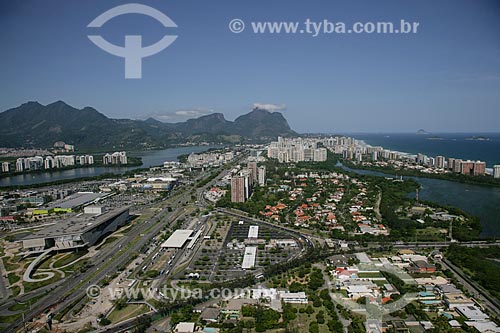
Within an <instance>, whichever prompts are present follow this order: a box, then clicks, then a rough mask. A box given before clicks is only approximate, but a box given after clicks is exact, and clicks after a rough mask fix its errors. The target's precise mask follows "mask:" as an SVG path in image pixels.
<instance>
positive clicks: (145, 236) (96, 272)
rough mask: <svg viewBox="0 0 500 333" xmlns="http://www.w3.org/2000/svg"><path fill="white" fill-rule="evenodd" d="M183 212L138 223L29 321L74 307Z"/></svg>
mask: <svg viewBox="0 0 500 333" xmlns="http://www.w3.org/2000/svg"><path fill="white" fill-rule="evenodd" d="M189 195H190V193H188V192H187V191H186V192H181V193H180V195H179V196H175V197H174V198H167V199H165V200H163V201H162V202H161V203H160V205H159V206H160V207H161V206H163V207H164V206H166V205H169V204H172V203H173V202H172V201H173V200H172V199H175V200H174V201H176V202H179V201H185V200H186V199H187V198H188V196H189ZM148 207H151V206H148ZM182 209H183V207H178V208H177V209H175V210H173V211H172V212H168V210H167V209H162V210H161V211H159V212H158V213H156V214H155V215H154V216H153V217H152V218H150V219H149V223H135V224H134V225H133V226H132V227H131V230H130V231H129V232H127V233H126V234H125V236H124V237H122V238H121V239H119V240H118V241H116V243H114V244H113V246H109V247H105V248H104V249H102V250H101V251H99V252H98V253H97V254H96V255H95V256H94V257H93V258H92V259H91V263H92V265H93V266H95V267H97V268H92V267H91V268H89V269H87V271H86V272H84V273H77V274H75V275H72V276H70V277H69V278H67V279H65V280H64V281H63V282H62V283H60V284H59V285H58V286H57V287H56V288H55V289H54V290H52V291H51V292H50V293H49V294H48V295H47V297H44V298H42V299H40V300H39V301H38V302H37V303H36V304H34V305H33V310H31V311H28V312H26V313H25V319H26V321H27V322H29V321H31V320H32V319H33V318H35V317H36V316H38V315H39V314H41V313H46V312H48V311H50V312H52V313H55V314H57V313H58V312H60V311H62V310H64V309H67V308H68V307H72V306H71V305H72V304H73V303H75V302H77V301H78V300H80V299H81V298H83V297H84V296H85V293H86V288H87V286H89V285H93V284H99V281H101V280H102V279H103V278H105V277H106V276H109V275H111V274H113V273H114V272H116V271H117V269H118V268H120V267H123V266H124V265H125V264H126V263H127V262H128V261H129V260H130V257H131V256H132V255H133V254H134V253H138V252H140V250H141V248H142V247H143V246H144V245H145V244H146V243H147V242H148V241H149V240H150V239H151V238H153V237H155V236H156V235H157V234H158V233H159V232H160V231H161V230H162V228H164V226H165V224H164V222H166V223H169V222H170V221H169V217H171V216H175V215H176V214H178V213H179V212H180V211H181V210H182ZM160 221H161V222H162V223H160ZM133 240H135V242H134V241H133ZM117 248H119V249H120V250H119V251H118V253H117V251H116V249H117ZM38 294H39V292H38ZM26 297H27V296H24V297H23V298H22V299H26ZM31 297H33V296H31ZM31 297H30V298H31ZM2 307H4V306H2ZM22 325H23V323H21V322H18V323H14V324H12V325H11V326H9V327H7V328H6V330H5V332H15V331H16V329H18V328H19V327H21V326H22Z"/></svg>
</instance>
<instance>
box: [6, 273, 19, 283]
mask: <svg viewBox="0 0 500 333" xmlns="http://www.w3.org/2000/svg"><path fill="white" fill-rule="evenodd" d="M7 278H8V279H9V284H14V283H16V282H17V281H19V280H21V278H20V277H19V276H17V275H16V274H15V273H9V275H7Z"/></svg>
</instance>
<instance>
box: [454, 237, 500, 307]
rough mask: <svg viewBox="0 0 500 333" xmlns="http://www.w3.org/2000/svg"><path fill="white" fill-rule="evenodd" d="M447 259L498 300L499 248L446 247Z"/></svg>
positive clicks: (499, 286)
mask: <svg viewBox="0 0 500 333" xmlns="http://www.w3.org/2000/svg"><path fill="white" fill-rule="evenodd" d="M447 258H448V259H449V260H450V261H451V262H452V263H453V264H454V265H456V266H457V267H459V268H460V269H461V270H462V271H463V272H464V273H466V274H467V275H470V276H471V278H472V279H473V280H474V281H477V282H478V283H479V284H480V285H482V286H483V287H484V288H485V289H487V290H488V291H489V292H490V293H491V294H492V295H493V296H494V297H496V298H497V299H498V300H500V265H499V260H500V247H498V246H491V247H487V248H469V247H462V246H459V245H456V244H453V245H451V246H450V247H448V251H447Z"/></svg>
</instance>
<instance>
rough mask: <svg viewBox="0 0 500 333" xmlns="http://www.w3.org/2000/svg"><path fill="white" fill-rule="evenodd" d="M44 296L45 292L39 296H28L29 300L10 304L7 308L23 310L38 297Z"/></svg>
mask: <svg viewBox="0 0 500 333" xmlns="http://www.w3.org/2000/svg"><path fill="white" fill-rule="evenodd" d="M42 297H45V294H41V295H39V296H35V297H33V298H30V299H29V300H27V301H25V302H23V303H16V304H14V305H12V306H11V307H10V308H9V310H10V311H25V310H28V309H29V308H30V304H32V305H33V304H35V303H36V302H37V301H38V300H39V299H40V298H42Z"/></svg>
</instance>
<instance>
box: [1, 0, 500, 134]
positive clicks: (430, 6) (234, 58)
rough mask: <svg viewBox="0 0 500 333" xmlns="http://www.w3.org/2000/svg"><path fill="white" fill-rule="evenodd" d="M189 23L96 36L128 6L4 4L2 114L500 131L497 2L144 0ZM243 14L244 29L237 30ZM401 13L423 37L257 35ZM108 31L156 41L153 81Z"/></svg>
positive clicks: (148, 69)
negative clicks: (61, 112) (218, 115)
mask: <svg viewBox="0 0 500 333" xmlns="http://www.w3.org/2000/svg"><path fill="white" fill-rule="evenodd" d="M136 2H137V3H142V4H146V5H149V6H152V7H154V8H156V9H158V10H160V11H162V12H163V13H165V14H166V15H168V17H170V18H171V19H172V20H173V21H174V22H175V23H176V24H177V26H178V27H177V28H165V27H164V26H162V25H161V24H160V23H159V22H157V21H155V20H154V19H152V18H150V17H146V16H141V15H135V14H131V15H123V16H120V17H116V18H114V19H112V20H110V21H109V22H107V23H106V24H105V25H104V26H103V27H101V28H87V24H88V23H90V21H92V20H93V19H94V18H95V17H97V16H98V15H99V14H101V13H102V12H104V11H105V10H108V9H110V8H112V7H114V6H116V5H120V4H125V3H128V2H126V1H103V0H86V1H76V0H59V1H55V0H44V1H36V0H25V1H5V0H2V1H1V2H0V42H1V45H2V48H1V52H0V73H1V75H0V87H1V89H0V109H1V110H5V109H8V108H11V107H15V106H18V105H19V104H22V103H24V102H26V101H30V100H36V101H39V102H40V103H42V104H48V103H51V102H53V101H56V100H64V101H65V102H67V103H68V104H71V105H73V106H76V107H84V106H92V107H95V108H96V109H98V110H99V111H100V112H102V113H104V114H106V115H107V116H109V117H113V118H134V119H135V118H138V119H142V118H146V117H148V116H151V115H154V116H155V117H157V118H159V119H162V120H167V121H180V120H183V119H185V118H187V117H193V116H197V115H201V114H207V113H210V112H222V113H224V114H225V116H226V118H227V119H234V118H236V117H237V116H238V115H241V114H243V113H246V112H248V111H249V110H250V109H251V108H252V106H253V105H254V103H262V104H275V105H277V107H276V109H279V110H282V112H283V114H284V115H285V117H286V118H287V119H288V121H289V123H290V125H291V127H292V128H294V129H295V130H297V131H299V132H351V131H355V132H414V131H416V130H417V129H419V128H424V129H426V130H428V131H433V132H492V131H496V132H498V131H500V127H499V124H500V110H499V109H500V108H499V106H500V20H499V19H498V18H499V17H500V2H498V1H495V0H491V1H482V0H478V1H466V0H463V1H462V0H450V1H433V0H418V1H400V0H394V1H387V0H378V1H373V0H367V1H356V0H349V1H345V0H343V1H333V0H328V1H301V2H298V1H290V0H287V1H283V0H273V1H260V0H257V1H245V2H243V1H234V0H232V1H192V0H176V1H136ZM234 18H240V19H242V20H243V21H244V22H246V24H247V28H246V30H245V31H243V32H242V33H239V34H234V33H232V32H231V31H230V30H229V29H228V23H229V22H230V21H231V20H232V19H234ZM307 18H310V19H311V20H315V21H322V20H323V19H328V20H330V21H334V22H339V21H343V22H346V23H347V24H352V23H354V22H357V21H365V22H366V21H374V22H375V21H392V22H395V23H398V22H399V21H400V20H401V19H405V20H406V21H417V22H419V23H420V26H419V30H418V34H409V35H376V34H363V35H353V34H346V35H338V34H337V35H320V36H318V37H311V36H309V35H307V34H296V35H287V34H279V35H277V34H274V35H273V34H265V35H258V34H253V33H252V32H251V31H250V30H251V29H250V27H249V25H250V22H252V21H299V22H303V21H305V20H306V19H307ZM88 34H101V35H102V36H103V37H104V38H106V39H107V40H109V41H110V42H111V43H114V44H117V45H120V44H121V45H123V41H124V36H125V35H142V36H143V44H145V45H149V44H153V43H155V42H156V41H158V40H159V39H160V38H162V37H163V36H164V35H165V34H172V35H177V36H178V38H177V40H176V41H175V42H174V43H173V44H172V45H171V46H170V47H168V48H167V49H165V50H164V51H162V52H160V53H158V54H156V55H153V56H151V57H148V58H145V59H143V62H142V75H143V77H142V79H140V80H126V79H124V61H123V59H122V58H118V57H115V56H112V55H110V54H108V53H106V52H104V51H103V50H101V49H99V48H98V47H96V46H95V45H94V44H92V43H91V42H90V41H89V39H88V38H87V35H88Z"/></svg>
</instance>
